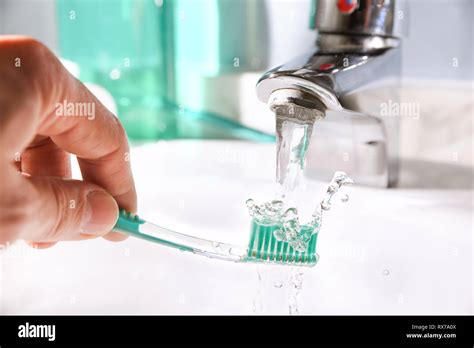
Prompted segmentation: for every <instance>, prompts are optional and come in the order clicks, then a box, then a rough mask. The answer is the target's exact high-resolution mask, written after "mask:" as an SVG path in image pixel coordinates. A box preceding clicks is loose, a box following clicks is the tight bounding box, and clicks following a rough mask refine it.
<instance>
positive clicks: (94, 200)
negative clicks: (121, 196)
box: [81, 191, 118, 235]
mask: <svg viewBox="0 0 474 348" xmlns="http://www.w3.org/2000/svg"><path fill="white" fill-rule="evenodd" d="M117 216H118V206H117V202H115V199H113V198H112V196H111V195H109V194H108V193H106V192H104V191H91V192H89V193H88V194H87V200H86V208H85V212H84V216H83V218H82V224H81V233H83V234H92V235H94V234H104V233H107V232H109V231H110V230H111V229H112V228H113V227H114V225H115V223H116V222H117Z"/></svg>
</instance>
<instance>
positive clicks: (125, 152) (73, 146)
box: [0, 37, 137, 212]
mask: <svg viewBox="0 0 474 348" xmlns="http://www.w3.org/2000/svg"><path fill="white" fill-rule="evenodd" d="M0 46H1V48H2V55H3V57H4V58H3V59H8V58H9V57H8V56H9V55H10V56H11V57H10V58H11V59H17V58H20V61H21V62H22V64H23V67H24V69H16V70H15V71H13V75H17V76H14V77H15V78H17V81H18V80H26V81H28V82H29V84H30V86H31V87H32V88H33V91H34V92H33V93H34V97H35V98H36V99H35V100H36V102H37V103H38V105H39V107H38V108H35V112H31V113H29V115H28V116H27V117H30V118H31V120H30V121H31V123H29V124H30V125H31V124H36V133H37V134H40V135H45V136H49V137H50V138H51V139H52V140H53V141H54V142H55V143H56V144H57V145H58V146H59V147H61V148H62V149H64V150H65V151H67V152H69V153H73V154H75V155H77V158H78V161H79V166H80V168H81V172H82V176H83V179H84V180H85V181H89V182H92V183H94V184H97V185H99V186H101V187H103V188H104V189H105V190H107V191H108V192H109V193H110V194H111V195H112V196H113V197H114V198H115V199H116V201H117V203H118V205H119V206H120V207H121V208H124V209H127V210H129V211H131V212H136V208H137V206H136V191H135V185H134V182H133V176H132V171H131V167H130V161H129V158H130V156H129V146H128V141H127V136H126V133H125V130H124V128H123V127H122V125H121V124H120V122H119V120H118V119H117V118H116V117H115V116H114V115H113V114H112V113H111V112H110V111H109V110H108V109H107V108H106V107H104V106H103V105H102V104H101V103H100V102H99V101H98V100H97V98H96V97H95V96H94V95H93V94H92V93H91V92H90V91H89V90H88V89H87V88H86V87H85V86H84V85H83V84H82V83H81V82H80V81H78V80H77V79H76V78H74V77H73V76H72V75H70V74H69V73H68V72H67V70H66V69H65V68H64V67H63V65H62V64H61V62H60V61H59V60H58V59H57V58H56V57H55V56H54V54H53V53H52V52H50V51H49V50H48V49H47V48H46V47H45V46H43V45H42V44H40V43H38V42H36V41H35V40H33V39H30V38H26V37H23V38H22V37H13V38H12V37H10V38H8V37H7V38H4V39H2V40H0ZM5 57H6V58H5ZM25 74H26V75H27V76H26V77H25V76H24V75H25ZM23 122H24V120H23ZM23 127H24V126H23ZM15 135H16V136H17V141H19V142H20V143H21V144H22V145H24V143H25V142H24V141H23V142H21V141H20V140H19V139H18V137H21V135H19V134H15ZM31 136H32V135H30V137H31Z"/></svg>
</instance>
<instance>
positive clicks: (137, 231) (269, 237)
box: [114, 210, 318, 266]
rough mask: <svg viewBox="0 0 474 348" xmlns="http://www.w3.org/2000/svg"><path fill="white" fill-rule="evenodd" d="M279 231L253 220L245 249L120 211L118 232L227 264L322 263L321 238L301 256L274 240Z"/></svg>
mask: <svg viewBox="0 0 474 348" xmlns="http://www.w3.org/2000/svg"><path fill="white" fill-rule="evenodd" d="M279 228H280V227H279V226H278V225H273V226H271V225H270V226H268V225H265V226H264V225H260V224H258V223H257V222H256V221H255V220H252V227H251V231H250V238H249V245H248V246H247V247H243V246H237V245H232V244H227V243H220V242H215V241H210V240H206V239H201V238H197V237H193V236H189V235H186V234H182V233H179V232H175V231H172V230H169V229H167V228H164V227H161V226H157V225H155V224H152V223H150V222H147V221H145V220H143V219H141V218H140V217H138V215H134V214H131V213H129V212H127V211H125V210H120V213H119V218H118V221H117V223H116V225H115V227H114V230H116V231H119V232H122V233H125V234H127V235H130V236H133V237H138V238H141V239H145V240H147V241H151V242H155V243H158V244H162V245H165V246H168V247H172V248H176V249H179V250H181V251H188V252H192V253H194V254H198V255H203V256H207V257H211V258H218V259H222V260H227V261H234V262H255V263H274V264H282V265H283V264H288V265H299V266H314V265H315V264H316V262H317V261H318V255H317V254H316V239H317V235H318V234H317V233H316V234H313V235H312V236H311V239H310V240H309V243H308V244H307V247H306V250H305V251H304V252H301V251H296V250H295V249H294V248H293V247H292V246H290V244H289V243H287V242H284V241H281V240H278V239H277V238H276V237H275V236H274V232H275V231H277V230H278V229H279Z"/></svg>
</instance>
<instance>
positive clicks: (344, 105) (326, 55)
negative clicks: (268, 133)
mask: <svg viewBox="0 0 474 348" xmlns="http://www.w3.org/2000/svg"><path fill="white" fill-rule="evenodd" d="M312 19H313V21H312V22H313V28H315V29H316V30H317V31H318V35H317V40H316V47H315V48H314V49H312V50H311V51H310V52H308V53H306V54H304V55H303V56H300V57H298V58H296V59H294V60H292V61H291V62H289V63H287V64H284V65H281V66H279V67H277V68H275V69H272V70H270V71H268V72H266V73H265V74H264V75H263V76H262V77H261V78H260V80H259V82H258V83H257V95H258V98H259V99H260V100H261V101H263V102H265V103H268V105H269V106H270V108H271V109H272V110H282V109H285V110H287V109H291V110H293V111H294V109H295V108H288V107H287V106H288V105H291V106H293V105H294V106H295V107H296V109H297V110H298V112H293V113H292V114H291V115H290V114H288V115H287V116H288V117H289V118H293V119H294V120H296V121H298V120H300V121H301V120H303V119H305V118H307V115H311V114H314V111H315V110H316V111H318V114H322V115H323V116H322V117H321V118H322V120H320V121H316V123H315V124H314V128H313V129H312V137H311V142H310V146H309V149H308V150H307V156H306V169H305V175H307V176H310V177H320V178H323V179H326V180H329V179H330V178H331V177H332V175H333V174H334V172H335V171H337V170H343V171H345V172H346V173H347V174H348V175H349V176H350V177H352V178H353V179H354V181H355V182H356V183H359V184H363V185H371V186H379V187H387V186H393V185H395V184H396V181H397V177H398V160H397V154H398V128H399V117H397V115H392V114H390V106H391V105H394V104H395V103H397V102H398V99H399V98H398V85H399V83H398V81H399V77H400V62H401V60H400V47H399V46H400V45H399V44H400V40H399V39H398V38H397V37H396V36H395V35H394V30H393V28H394V19H395V4H394V0H341V1H338V0H317V2H316V6H314V13H313V14H312ZM282 106H283V108H282ZM285 106H286V108H285ZM305 114H306V116H305Z"/></svg>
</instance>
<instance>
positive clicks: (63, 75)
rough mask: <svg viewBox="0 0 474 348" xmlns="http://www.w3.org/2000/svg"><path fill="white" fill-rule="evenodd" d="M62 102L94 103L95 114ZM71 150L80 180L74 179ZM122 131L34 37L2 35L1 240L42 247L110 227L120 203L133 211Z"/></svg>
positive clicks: (106, 232) (109, 235)
mask: <svg viewBox="0 0 474 348" xmlns="http://www.w3.org/2000/svg"><path fill="white" fill-rule="evenodd" d="M59 103H61V104H63V105H64V103H68V104H70V103H73V104H71V105H79V103H81V104H82V103H87V104H82V105H93V108H91V109H92V110H94V115H93V117H84V115H75V114H74V115H69V114H68V115H65V114H64V111H62V112H63V114H61V112H58V111H61V110H59ZM70 154H75V155H76V156H77V159H78V162H79V166H80V169H81V173H82V177H83V181H81V180H71V167H70V158H69V156H70ZM136 204H137V198H136V191H135V186H134V182H133V177H132V171H131V168H130V161H129V147H128V142H127V136H126V133H125V131H124V128H123V127H122V125H121V124H120V122H119V120H118V119H117V118H116V117H115V116H114V115H113V114H112V113H111V112H110V111H108V110H107V109H106V108H105V107H104V106H103V105H102V104H101V103H100V102H99V101H98V100H97V99H96V98H95V97H94V96H93V95H92V93H91V92H89V90H88V89H87V88H86V87H84V85H83V84H82V83H81V82H79V81H78V80H77V79H75V78H74V77H73V76H72V75H70V74H69V73H68V72H67V71H66V69H65V68H64V67H63V65H62V64H61V62H60V61H59V60H58V59H57V58H56V57H55V55H54V54H53V53H52V52H51V51H50V50H48V49H47V48H46V47H45V46H44V45H42V44H41V43H39V42H38V41H36V40H34V39H32V38H29V37H23V36H0V244H5V243H8V242H12V241H15V240H18V239H23V240H26V241H28V242H29V243H30V244H33V245H34V246H36V247H38V248H45V247H49V246H52V245H54V244H55V243H56V242H58V241H63V240H85V239H90V238H94V237H98V236H103V237H104V238H106V239H108V240H112V241H119V240H123V239H125V238H126V236H125V235H123V234H121V233H118V232H111V230H112V228H113V226H114V225H115V223H116V221H117V218H118V206H120V207H121V208H123V209H126V210H128V211H131V212H133V213H135V212H136V208H137V206H136Z"/></svg>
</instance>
